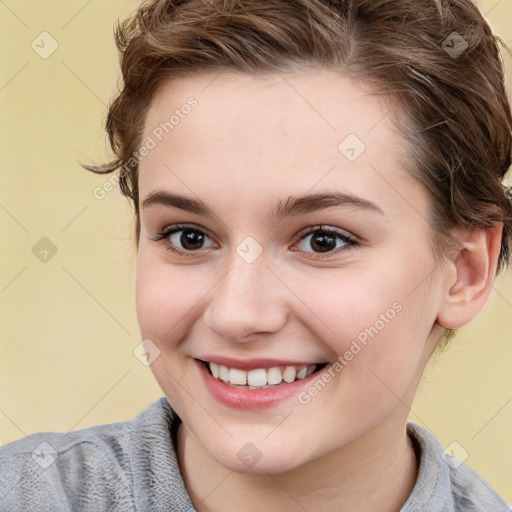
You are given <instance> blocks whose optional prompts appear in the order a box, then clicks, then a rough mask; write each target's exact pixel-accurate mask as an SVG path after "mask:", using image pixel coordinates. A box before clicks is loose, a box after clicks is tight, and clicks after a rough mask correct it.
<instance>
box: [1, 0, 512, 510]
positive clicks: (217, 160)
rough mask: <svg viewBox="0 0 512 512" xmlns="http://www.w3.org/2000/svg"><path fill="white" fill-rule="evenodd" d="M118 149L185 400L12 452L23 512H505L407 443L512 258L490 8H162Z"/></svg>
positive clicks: (141, 27) (146, 13) (143, 35)
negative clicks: (436, 377) (428, 388)
mask: <svg viewBox="0 0 512 512" xmlns="http://www.w3.org/2000/svg"><path fill="white" fill-rule="evenodd" d="M116 36H117V44H118V47H119V50H120V52H121V57H122V61H121V62H122V71H123V79H124V85H123V89H122V90H121V92H120V94H119V96H118V97H117V98H116V99H115V101H113V103H112V104H111V107H110V110H109V113H108V118H107V127H106V128H107V132H108V135H109V138H110V142H111V145H112V149H113V151H114V153H115V157H116V158H115V160H114V161H112V162H110V163H108V164H106V165H104V166H101V167H92V166H86V167H87V168H89V169H90V170H93V171H95V172H103V173H109V172H113V171H116V170H117V171H119V179H120V185H121V189H122V191H123V193H124V194H125V195H126V196H128V197H129V198H130V199H131V200H132V201H133V205H134V209H135V219H136V233H135V235H136V241H137V251H138V265H137V293H136V302H137V314H138V321H139V324H140V330H141V334H142V338H143V339H144V342H143V344H144V350H145V352H146V356H147V360H148V364H150V366H151V369H152V371H153V373H154V375H155V378H156V379H157V381H158V383H159V384H160V386H161V388H162V390H163V392H164V393H165V398H162V399H160V400H159V401H157V402H155V403H154V404H152V405H151V406H150V407H148V408H147V409H146V410H145V411H143V412H142V413H141V414H140V415H139V416H138V417H136V418H134V419H133V420H131V421H127V422H123V423H117V424H109V425H102V426H97V427H92V428H87V429H83V430H80V431H75V432H70V433H68V434H59V433H41V434H35V435H32V436H29V437H26V438H25V439H23V440H20V441H16V442H14V443H10V444H9V445H7V446H5V447H3V448H2V451H1V457H2V459H1V460H2V477H3V487H2V493H3V494H2V498H1V499H2V507H1V508H2V510H95V511H97V510H141V511H157V510H162V511H163V510H173V511H174V510H176V511H193V510H197V511H199V512H203V511H214V512H217V511H223V512H224V511H232V510H244V511H247V512H251V511H256V510H257V511H260V510H280V511H283V510H284V511H306V510H307V511H313V510H314V511H315V512H318V511H319V512H322V511H332V510H339V511H358V512H367V511H368V512H369V511H375V510H378V511H379V512H398V511H404V512H405V511H407V512H412V511H429V512H433V511H439V512H441V511H443V512H447V511H453V512H455V511H464V512H476V511H480V512H483V511H486V512H505V511H507V510H509V507H508V506H507V504H506V503H505V501H504V500H503V499H502V498H500V497H499V496H498V495H497V493H496V492H495V491H494V490H493V489H492V488H491V487H490V486H489V485H488V484H487V483H486V482H485V481H484V480H483V479H482V478H481V477H480V476H479V475H477V474H476V473H475V472H474V471H473V470H471V469H470V468H469V467H468V466H467V465H466V464H463V463H462V462H461V461H457V459H455V458H453V457H452V456H451V455H450V454H449V453H445V452H443V449H442V447H441V445H440V443H439V442H438V441H437V440H436V438H435V437H434V436H433V435H432V434H431V433H430V432H429V431H427V430H426V429H425V428H423V427H420V426H418V425H415V424H413V423H408V422H407V418H408V413H409V409H410V406H411V403H412V400H413V398H414V395H415V392H416V389H417V386H418V383H419V381H420V378H421V375H422V372H423V370H424V368H425V365H426V363H427V361H428V360H429V357H430V356H431V354H432V353H433V351H435V350H436V348H437V347H439V345H440V344H444V343H447V341H448V340H449V339H450V337H451V336H452V335H453V333H454V330H455V329H457V328H459V327H461V326H463V325H465V324H467V323H468V322H470V321H471V320H472V319H473V318H474V317H475V316H476V315H478V313H479V312H480V311H481V310H482V309H483V308H484V305H485V303H486V301H487V298H488V296H489V293H490V291H491V287H492V283H493V280H494V278H495V275H496V272H497V271H500V270H503V269H504V268H505V267H506V265H507V263H508V260H509V257H510V250H511V247H512V205H511V202H510V194H509V193H508V190H507V189H506V188H505V187H504V185H503V184H502V180H503V178H504V176H505V173H506V171H507V169H508V167H509V165H510V162H511V128H512V120H511V114H510V107H509V104H508V102H507V97H506V92H505V88H504V84H503V72H502V68H501V63H500V59H499V53H498V48H497V46H496V42H495V40H494V38H493V35H492V33H491V31H490V29H489V27H488V25H487V24H486V22H485V21H484V20H483V18H482V16H481V15H480V13H479V12H478V10H477V8H476V7H475V6H474V5H473V4H472V3H471V2H470V1H468V0H456V1H452V2H449V3H448V2H443V1H434V0H419V1H418V0H415V1H412V0H411V1H403V0H400V1H399V0H371V1H370V0H360V1H357V0H354V1H349V2H343V1H341V0H339V1H338V0H240V1H236V0H223V1H220V0H219V1H217V0H208V1H205V0H190V1H186V0H183V1H174V2H172V1H169V0H155V1H152V2H146V3H144V4H143V5H142V6H141V7H140V9H139V11H138V13H137V14H136V15H135V16H134V17H133V18H131V19H129V20H128V21H127V22H125V23H123V24H122V25H120V26H119V28H118V30H117V33H116Z"/></svg>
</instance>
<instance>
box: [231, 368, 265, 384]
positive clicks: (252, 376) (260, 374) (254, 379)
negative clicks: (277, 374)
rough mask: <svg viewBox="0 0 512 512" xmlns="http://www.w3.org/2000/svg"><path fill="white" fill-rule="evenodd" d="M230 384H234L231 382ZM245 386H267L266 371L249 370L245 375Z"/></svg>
mask: <svg viewBox="0 0 512 512" xmlns="http://www.w3.org/2000/svg"><path fill="white" fill-rule="evenodd" d="M244 373H245V372H244ZM230 382H231V383H232V384H234V382H233V381H230ZM247 384H249V386H265V385H266V384H267V371H266V370H264V369H262V368H261V369H258V370H251V371H250V372H248V373H247Z"/></svg>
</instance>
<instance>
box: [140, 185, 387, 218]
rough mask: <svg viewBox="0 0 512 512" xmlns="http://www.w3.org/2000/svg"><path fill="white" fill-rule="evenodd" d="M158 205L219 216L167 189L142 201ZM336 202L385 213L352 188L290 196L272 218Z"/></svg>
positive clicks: (279, 206) (317, 209)
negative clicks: (353, 192)
mask: <svg viewBox="0 0 512 512" xmlns="http://www.w3.org/2000/svg"><path fill="white" fill-rule="evenodd" d="M155 205H160V206H165V207H168V208H178V209H180V210H184V211H187V212H191V213H196V214H198V215H203V216H206V217H215V216H216V215H215V212H214V211H213V210H212V209H211V208H210V207H209V206H208V205H207V204H206V203H204V202H203V201H201V200H199V199H192V198H190V197H185V196H181V195H178V194H172V193H170V192H166V191H163V190H155V191H153V192H151V193H149V194H148V195H147V197H146V198H145V199H144V200H143V201H142V203H141V206H142V208H143V209H144V208H149V207H150V206H155ZM336 206H338V207H339V206H352V207H355V208H358V209H363V210H369V211H374V212H377V213H379V214H381V215H383V216H384V217H385V214H384V212H383V211H382V209H381V208H380V207H379V206H377V205H376V204H375V203H373V202H372V201H369V200H367V199H364V198H362V197H358V196H356V195H353V194H350V193H348V192H326V193H317V194H306V195H303V196H300V197H293V196H290V197H289V198H288V199H287V201H286V202H283V201H279V203H278V204H277V207H276V208H275V210H274V211H273V212H272V215H271V218H272V220H273V221H276V222H277V221H280V220H281V219H283V218H284V217H287V216H298V215H305V214H307V213H312V212H315V211H319V210H324V209H326V208H333V207H336Z"/></svg>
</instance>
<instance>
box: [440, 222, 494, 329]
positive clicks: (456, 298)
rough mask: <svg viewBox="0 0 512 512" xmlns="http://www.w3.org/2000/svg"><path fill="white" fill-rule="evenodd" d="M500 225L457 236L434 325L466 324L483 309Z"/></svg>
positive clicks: (459, 325) (491, 275)
mask: <svg viewBox="0 0 512 512" xmlns="http://www.w3.org/2000/svg"><path fill="white" fill-rule="evenodd" d="M502 230H503V224H502V223H501V222H499V223H494V224H493V227H492V228H490V229H479V230H475V231H471V232H467V231H466V232H463V233H459V234H458V236H457V239H458V241H459V242H460V243H459V244H458V245H457V247H458V249H457V250H456V251H455V255H454V257H453V259H450V261H449V262H448V263H447V264H446V268H447V272H446V276H447V277H446V280H445V285H444V289H443V297H442V301H441V305H440V309H439V313H438V315H437V322H438V323H439V324H440V325H441V326H442V327H444V328H445V329H457V328H459V327H462V326H463V325H466V324H467V323H469V322H470V321H471V320H473V318H475V317H476V316H477V315H478V314H479V313H480V311H482V309H483V308H484V306H485V304H486V302H487V299H488V298H489V294H490V292H491V287H492V283H493V281H494V278H495V276H496V266H497V263H498V257H499V253H500V247H501V235H502Z"/></svg>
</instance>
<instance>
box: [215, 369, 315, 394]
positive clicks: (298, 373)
mask: <svg viewBox="0 0 512 512" xmlns="http://www.w3.org/2000/svg"><path fill="white" fill-rule="evenodd" d="M208 364H209V366H210V371H211V373H212V375H213V376H214V377H215V378H216V379H219V380H222V381H224V382H227V383H228V384H232V385H234V386H244V387H246V388H247V389H259V388H267V387H269V386H276V385H279V384H281V382H283V381H284V382H287V383H290V382H293V381H295V380H300V379H304V378H306V377H307V376H308V375H311V374H312V373H313V372H314V371H315V368H316V365H314V364H313V365H309V366H304V365H302V366H286V367H278V366H277V367H274V368H269V369H268V370H266V369H264V368H258V369H256V370H251V371H248V372H246V371H244V370H239V369H237V368H228V367H227V366H224V365H222V364H216V363H208Z"/></svg>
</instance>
